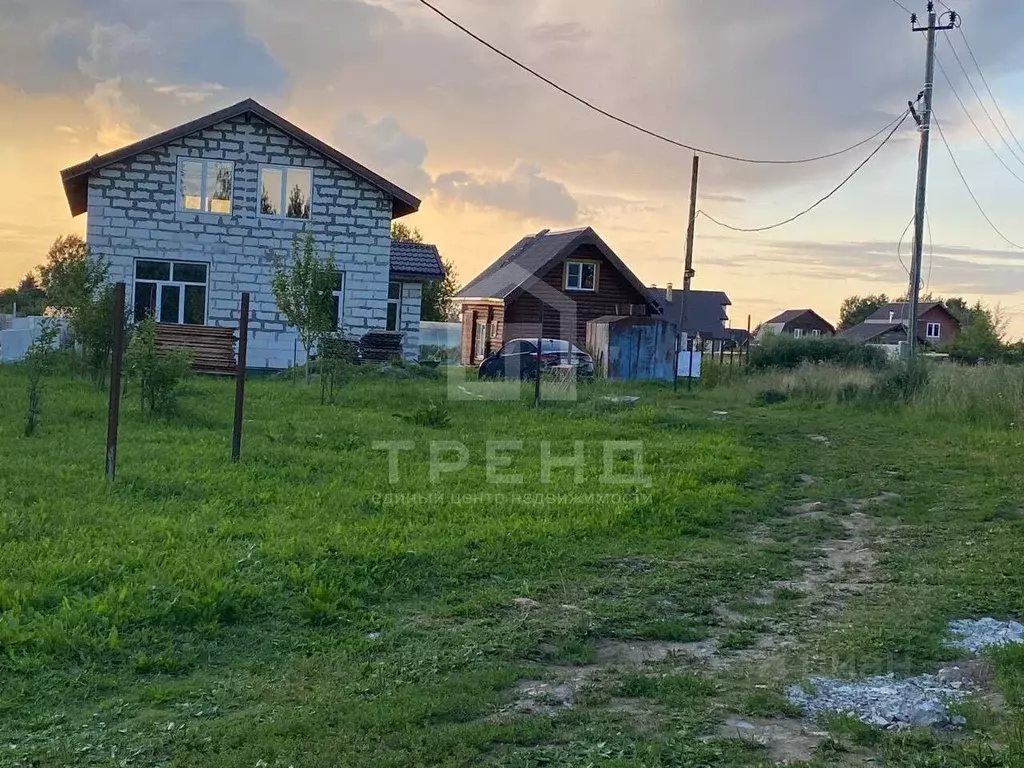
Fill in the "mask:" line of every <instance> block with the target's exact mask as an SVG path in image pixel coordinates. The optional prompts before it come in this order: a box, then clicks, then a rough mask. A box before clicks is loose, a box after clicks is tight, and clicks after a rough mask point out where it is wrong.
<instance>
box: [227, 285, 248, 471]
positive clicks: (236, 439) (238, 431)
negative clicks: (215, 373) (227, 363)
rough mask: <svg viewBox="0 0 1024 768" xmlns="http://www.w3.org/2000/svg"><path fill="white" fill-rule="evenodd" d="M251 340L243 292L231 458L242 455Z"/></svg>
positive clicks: (246, 297)
mask: <svg viewBox="0 0 1024 768" xmlns="http://www.w3.org/2000/svg"><path fill="white" fill-rule="evenodd" d="M248 342H249V293H248V291H246V292H245V293H243V294H242V309H241V312H240V313H239V315H238V363H237V365H236V367H235V429H234V432H233V434H232V435H231V460H232V461H235V462H237V461H238V460H239V459H240V458H241V457H242V418H243V416H244V414H245V359H246V352H247V348H248Z"/></svg>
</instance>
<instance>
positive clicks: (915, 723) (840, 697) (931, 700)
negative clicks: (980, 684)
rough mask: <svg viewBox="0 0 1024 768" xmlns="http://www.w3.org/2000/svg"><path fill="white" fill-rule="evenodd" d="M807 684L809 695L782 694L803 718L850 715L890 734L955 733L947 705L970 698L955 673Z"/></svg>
mask: <svg viewBox="0 0 1024 768" xmlns="http://www.w3.org/2000/svg"><path fill="white" fill-rule="evenodd" d="M809 680H810V684H811V689H812V690H804V689H803V688H802V687H800V686H799V685H791V686H789V687H788V688H786V698H787V699H789V701H790V703H792V704H795V705H797V706H799V707H800V708H801V709H803V711H804V713H805V714H807V715H808V716H812V717H817V716H819V715H824V714H840V715H849V716H850V717H855V718H857V719H858V720H860V721H861V722H863V723H867V724H868V725H875V726H878V727H881V728H887V729H889V730H903V729H906V728H943V729H955V728H959V727H961V726H963V725H964V723H965V720H964V718H962V717H960V716H959V715H952V714H950V713H949V712H948V710H947V705H949V704H951V703H956V702H960V701H962V700H963V699H964V698H966V696H967V695H968V694H969V693H970V692H971V689H970V685H969V683H967V682H965V681H964V680H963V679H962V675H960V674H959V669H958V668H957V667H949V668H947V669H943V670H940V671H939V672H938V674H935V675H918V676H917V677H908V678H897V677H895V676H894V675H884V676H878V677H868V678H865V679H863V680H836V679H832V678H828V677H811V678H809Z"/></svg>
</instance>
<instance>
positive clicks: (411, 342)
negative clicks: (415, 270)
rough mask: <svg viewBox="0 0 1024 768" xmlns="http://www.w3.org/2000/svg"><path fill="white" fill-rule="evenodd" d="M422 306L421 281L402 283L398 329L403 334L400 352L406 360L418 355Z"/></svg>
mask: <svg viewBox="0 0 1024 768" xmlns="http://www.w3.org/2000/svg"><path fill="white" fill-rule="evenodd" d="M422 308H423V283H402V317H401V322H400V323H399V326H400V327H399V330H400V331H402V333H404V334H405V339H404V340H403V345H402V353H403V354H404V356H405V359H406V360H416V359H417V358H418V357H419V356H420V314H421V311H422Z"/></svg>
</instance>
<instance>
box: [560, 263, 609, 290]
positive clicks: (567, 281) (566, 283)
mask: <svg viewBox="0 0 1024 768" xmlns="http://www.w3.org/2000/svg"><path fill="white" fill-rule="evenodd" d="M574 266H578V267H579V268H580V269H579V274H578V276H577V281H576V284H575V285H572V284H571V283H570V277H571V276H572V267H574ZM599 266H600V265H599V264H598V263H597V262H595V261H567V262H565V281H564V283H563V288H564V290H566V291H582V292H584V293H596V292H597V274H598V267H599ZM584 267H593V269H594V287H593V288H585V287H583V268H584Z"/></svg>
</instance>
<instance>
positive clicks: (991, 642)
mask: <svg viewBox="0 0 1024 768" xmlns="http://www.w3.org/2000/svg"><path fill="white" fill-rule="evenodd" d="M948 629H949V634H950V635H952V639H951V640H949V641H947V643H946V644H947V645H948V646H949V647H951V648H963V649H964V650H965V651H970V652H971V653H979V652H980V651H982V650H984V649H985V648H992V647H996V646H1000V645H1008V644H1010V643H1024V624H1021V623H1020V622H1017V621H999V620H998V619H992V618H988V617H986V618H983V619H957V620H956V621H951V622H949V627H948Z"/></svg>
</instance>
